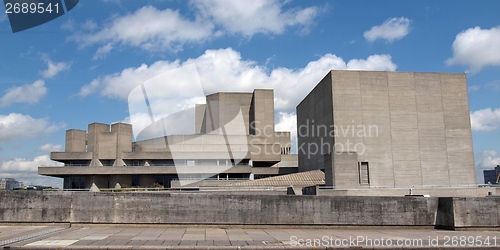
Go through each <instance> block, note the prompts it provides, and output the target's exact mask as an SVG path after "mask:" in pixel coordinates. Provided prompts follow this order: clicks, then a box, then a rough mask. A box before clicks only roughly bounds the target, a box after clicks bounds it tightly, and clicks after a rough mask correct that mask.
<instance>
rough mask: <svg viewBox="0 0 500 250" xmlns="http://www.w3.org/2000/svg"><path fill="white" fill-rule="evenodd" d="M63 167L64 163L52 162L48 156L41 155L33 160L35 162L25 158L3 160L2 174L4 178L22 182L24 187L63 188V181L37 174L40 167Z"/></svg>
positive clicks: (1, 165) (0, 169)
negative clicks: (30, 185)
mask: <svg viewBox="0 0 500 250" xmlns="http://www.w3.org/2000/svg"><path fill="white" fill-rule="evenodd" d="M61 165H62V163H59V162H55V161H52V160H50V157H49V156H48V155H40V156H37V157H35V158H33V160H31V159H25V158H14V159H2V160H1V161H0V173H2V178H15V179H16V180H18V181H22V182H23V183H24V185H29V184H32V185H44V186H53V187H61V186H62V185H61V184H62V179H60V178H53V177H42V176H40V175H38V173H37V172H38V167H39V166H61Z"/></svg>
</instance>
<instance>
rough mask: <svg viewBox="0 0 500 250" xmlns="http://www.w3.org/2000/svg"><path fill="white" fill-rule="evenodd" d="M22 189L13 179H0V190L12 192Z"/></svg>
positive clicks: (21, 184) (21, 185) (20, 183)
mask: <svg viewBox="0 0 500 250" xmlns="http://www.w3.org/2000/svg"><path fill="white" fill-rule="evenodd" d="M22 187H23V183H22V182H19V181H16V180H15V179H13V178H2V179H0V189H4V190H14V189H19V188H22Z"/></svg>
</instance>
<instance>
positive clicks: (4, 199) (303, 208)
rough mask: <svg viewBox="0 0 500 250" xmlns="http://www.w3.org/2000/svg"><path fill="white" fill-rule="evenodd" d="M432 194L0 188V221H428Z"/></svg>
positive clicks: (425, 223)
mask: <svg viewBox="0 0 500 250" xmlns="http://www.w3.org/2000/svg"><path fill="white" fill-rule="evenodd" d="M437 206H438V198H437V197H431V198H424V197H339V196H310V195H307V196H287V195H235V194H204V193H167V192H144V193H139V192H138V193H107V192H57V191H40V192H27V191H25V192H23V191H19V192H15V191H10V192H9V191H0V222H71V223H137V224H141V223H152V224H164V223H166V224H176V223H177V224H208V225H210V224H233V225H352V226H372V225H376V226H434V223H435V214H436V211H437Z"/></svg>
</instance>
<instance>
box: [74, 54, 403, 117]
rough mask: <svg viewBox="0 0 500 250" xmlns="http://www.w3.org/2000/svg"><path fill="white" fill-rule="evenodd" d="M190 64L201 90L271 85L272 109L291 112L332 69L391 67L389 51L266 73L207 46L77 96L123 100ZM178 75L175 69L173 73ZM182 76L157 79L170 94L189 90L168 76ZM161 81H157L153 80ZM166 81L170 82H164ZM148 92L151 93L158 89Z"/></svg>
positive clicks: (111, 78)
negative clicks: (182, 58) (190, 55)
mask: <svg viewBox="0 0 500 250" xmlns="http://www.w3.org/2000/svg"><path fill="white" fill-rule="evenodd" d="M191 64H195V65H196V70H197V71H196V72H197V73H198V75H199V79H200V84H201V85H202V88H203V90H204V94H211V93H214V92H219V91H252V90H253V89H256V88H273V89H274V90H275V105H276V109H277V110H281V111H293V110H294V109H295V106H296V104H297V103H299V102H300V101H301V100H302V99H303V98H304V97H305V95H306V94H307V93H309V92H310V91H311V90H312V88H313V87H314V86H315V85H316V84H317V83H318V82H319V80H321V79H322V78H323V77H324V76H325V74H326V73H327V72H328V71H330V70H332V69H344V70H345V69H357V70H363V69H366V70H384V71H394V70H396V67H397V66H396V65H395V64H394V63H393V62H392V61H391V56H389V55H372V56H369V57H368V58H367V59H353V60H350V61H348V62H345V61H344V60H343V59H342V58H341V57H338V56H336V55H333V54H326V55H323V56H322V57H320V58H319V59H318V60H315V61H311V62H309V63H308V64H307V65H306V66H305V67H304V68H299V69H289V68H276V69H273V70H271V71H269V70H268V69H267V68H266V67H265V66H262V65H258V64H257V63H256V62H254V61H250V60H245V59H243V58H242V57H241V54H240V53H239V52H237V51H235V50H233V49H231V48H227V49H219V50H207V51H205V53H204V54H203V55H201V56H199V57H197V58H192V59H188V60H186V61H184V62H181V61H179V60H176V61H157V62H155V63H153V64H151V65H149V66H148V65H146V64H142V65H141V66H139V67H137V68H126V69H124V70H122V71H121V72H117V73H113V74H110V75H106V76H101V77H98V78H96V79H94V80H92V81H91V82H90V83H89V84H87V85H85V86H83V87H82V88H81V90H80V95H82V96H86V95H88V94H91V93H95V92H99V93H100V94H101V95H102V96H106V97H110V98H118V99H122V100H127V98H128V95H129V94H130V92H131V90H132V89H133V88H135V87H136V86H139V84H141V83H142V82H144V81H146V80H148V79H150V78H152V77H154V76H157V75H160V74H162V73H164V72H167V71H171V70H173V69H176V68H179V67H184V66H186V65H191ZM179 74H181V71H179ZM183 77H184V76H182V75H169V78H165V79H163V81H164V82H165V84H166V85H165V86H164V88H167V89H170V88H171V89H172V90H171V92H172V93H176V95H180V94H183V93H184V92H189V91H191V90H192V89H190V88H186V87H184V86H182V84H179V83H178V82H176V81H172V79H182V78H183ZM159 80H161V79H159ZM167 84H170V85H167ZM161 91H162V90H161V89H158V90H151V91H150V92H151V93H155V92H161Z"/></svg>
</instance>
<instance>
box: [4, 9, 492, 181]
mask: <svg viewBox="0 0 500 250" xmlns="http://www.w3.org/2000/svg"><path fill="white" fill-rule="evenodd" d="M499 9H500V2H499V1H493V0H490V1H319V0H318V1H273V0H269V1H194V0H193V1H156V0H155V1H153V0H152V1H120V0H95V1H80V3H79V4H78V5H77V6H76V7H75V8H74V9H73V10H71V11H70V12H68V13H66V14H65V15H63V16H61V17H59V18H57V19H55V20H53V21H51V22H48V23H46V24H43V25H40V26H37V27H35V28H32V29H29V30H25V31H22V32H18V33H12V31H11V29H10V25H9V20H8V18H7V17H6V14H5V8H3V7H0V45H1V46H0V177H2V178H4V177H14V178H16V179H19V180H22V181H24V182H25V183H26V184H46V185H54V186H61V183H62V182H61V180H60V179H55V178H48V177H40V176H37V174H36V168H37V166H39V165H53V164H54V163H53V162H51V161H50V159H49V152H50V151H57V150H64V136H65V132H64V131H65V130H66V129H70V128H77V129H86V128H87V124H89V123H92V122H102V123H113V122H118V121H129V120H130V119H129V118H128V116H129V113H128V104H127V96H128V94H129V92H130V91H131V89H133V87H135V86H137V84H138V82H140V81H144V80H147V79H148V78H150V77H152V76H154V75H156V74H158V73H160V72H164V71H166V70H169V69H172V68H176V67H179V66H184V65H188V64H192V63H194V64H196V66H197V68H198V72H199V76H200V80H201V82H202V85H203V89H204V91H205V93H206V94H208V93H212V92H216V91H251V90H252V89H253V88H274V89H275V98H276V102H275V108H276V124H277V126H278V128H279V129H283V130H290V129H294V127H295V106H296V105H297V104H298V103H299V102H300V101H301V100H302V99H303V98H304V97H305V95H306V94H307V93H308V92H309V91H310V90H311V89H312V88H313V87H314V86H315V85H316V84H317V83H318V81H319V80H320V79H321V78H322V77H323V76H324V75H325V74H326V73H327V72H328V70H330V69H368V70H395V71H418V72H455V73H462V72H467V80H468V84H469V99H470V100H469V101H470V108H471V120H472V128H473V141H474V153H475V162H476V168H477V170H478V173H480V174H478V177H479V178H478V179H479V181H482V173H481V170H482V169H489V168H492V167H493V166H495V165H496V164H500V145H499V143H498V141H500V130H499V127H500V104H499V99H498V94H499V93H500V71H499V69H500V17H498V10H499ZM179 91H183V90H182V89H180V90H179ZM184 91H186V90H184ZM187 91H189V90H187Z"/></svg>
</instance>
